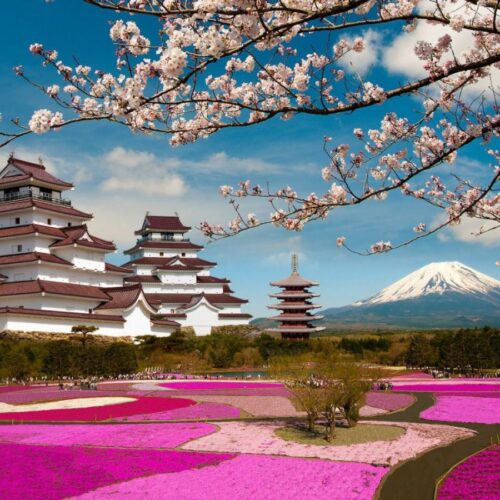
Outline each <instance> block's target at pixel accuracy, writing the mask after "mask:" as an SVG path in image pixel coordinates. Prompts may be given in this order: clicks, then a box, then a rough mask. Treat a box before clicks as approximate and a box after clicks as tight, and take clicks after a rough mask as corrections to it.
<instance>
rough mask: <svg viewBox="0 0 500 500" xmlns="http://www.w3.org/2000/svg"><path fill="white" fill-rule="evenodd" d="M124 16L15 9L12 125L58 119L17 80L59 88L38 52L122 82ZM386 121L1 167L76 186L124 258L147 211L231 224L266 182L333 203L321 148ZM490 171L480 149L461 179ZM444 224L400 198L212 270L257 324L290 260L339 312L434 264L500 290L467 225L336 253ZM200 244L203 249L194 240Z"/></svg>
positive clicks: (102, 134)
mask: <svg viewBox="0 0 500 500" xmlns="http://www.w3.org/2000/svg"><path fill="white" fill-rule="evenodd" d="M113 16H114V14H113V13H111V12H106V11H100V10H98V9H96V8H93V7H90V6H88V5H86V4H85V3H84V2H83V1H81V0H56V1H55V2H50V3H46V2H44V0H25V1H23V2H7V3H6V4H5V5H4V6H3V7H2V17H1V20H0V44H1V46H2V47H4V48H5V50H3V51H2V52H0V89H1V92H0V112H1V113H2V116H3V120H4V121H6V120H8V119H9V118H12V117H15V116H19V117H20V118H21V119H23V120H24V121H27V120H28V119H29V117H30V115H31V113H32V111H33V110H35V109H39V108H43V107H47V108H49V109H51V108H52V109H53V108H54V105H53V104H52V103H51V102H50V99H49V98H47V97H45V96H44V95H42V94H41V93H39V92H38V91H37V90H35V89H34V88H32V87H30V86H29V85H27V84H25V83H24V82H22V81H21V80H20V79H19V78H18V77H16V76H15V75H14V73H13V72H12V68H13V67H14V66H16V65H19V64H22V65H23V66H24V68H25V71H26V72H27V73H28V74H29V75H30V76H31V77H32V78H33V79H34V80H37V81H40V82H42V83H44V84H50V83H59V82H58V81H57V77H56V76H55V75H54V74H53V73H51V72H50V71H48V70H46V69H44V68H42V67H41V65H40V61H39V60H38V59H37V58H35V57H33V56H32V55H31V54H29V52H28V46H29V44H30V43H33V42H40V43H43V44H44V46H46V47H47V48H55V49H57V50H58V51H59V53H60V56H61V57H62V58H63V59H65V60H66V61H67V62H68V63H71V62H72V61H71V59H72V57H73V56H74V57H77V58H78V59H79V61H80V62H81V63H82V64H85V63H88V64H90V65H93V66H94V67H99V68H101V69H105V70H114V59H115V57H114V53H113V46H112V43H111V40H110V39H109V36H108V32H109V24H108V21H109V20H110V19H112V18H113ZM390 39H391V33H386V34H384V38H382V39H377V40H376V43H377V44H378V45H377V47H378V49H377V50H381V48H387V47H389V46H390ZM389 49H390V47H389ZM380 54H382V52H381V53H380ZM396 56H397V54H391V60H392V61H397V57H396ZM379 57H383V56H382V55H380V56H379ZM375 71H376V72H375V75H376V76H377V75H380V74H382V72H384V71H397V68H396V69H395V68H394V67H390V66H388V65H386V68H385V69H384V68H382V69H380V68H379V69H377V70H375ZM402 75H403V71H402V73H401V75H398V76H397V79H399V80H404V77H403V76H402ZM416 105H417V103H416V102H415V100H413V98H410V99H406V100H403V99H401V100H399V101H398V102H395V103H392V104H391V106H395V109H397V111H398V112H400V111H401V110H402V108H404V107H407V108H409V109H411V108H414V107H416ZM386 111H387V107H376V108H373V109H371V110H370V111H368V112H363V114H361V113H354V114H353V115H350V116H342V117H331V118H312V117H296V118H294V119H292V120H290V121H287V122H283V121H281V120H279V119H276V120H274V121H271V122H268V123H266V124H262V125H259V126H256V127H251V128H243V129H239V130H236V129H235V130H227V131H224V132H223V133H222V134H216V135H215V136H213V137H211V138H209V139H207V140H203V141H201V142H198V143H196V144H193V145H188V146H184V147H182V148H175V149H173V148H171V147H170V146H169V144H168V141H167V140H166V138H165V137H144V136H141V135H134V134H132V133H130V132H129V131H128V130H127V129H126V128H124V127H118V126H113V125H111V124H106V123H89V124H85V125H81V126H76V127H72V128H71V127H68V128H67V129H64V130H63V131H61V132H58V133H50V134H46V135H43V136H39V137H35V136H30V137H28V138H26V139H24V140H21V141H19V142H17V143H14V144H12V145H11V146H10V147H8V148H6V149H5V150H2V151H0V159H2V160H4V159H5V158H6V156H7V155H8V154H9V153H10V152H11V151H15V152H16V154H17V156H20V157H23V156H24V157H30V158H37V157H38V156H42V157H43V158H44V159H45V163H46V164H47V165H48V167H50V168H51V169H53V170H54V171H55V173H56V174H58V175H60V176H61V177H62V178H64V179H65V180H69V181H74V182H75V184H76V190H75V191H74V192H72V193H69V197H71V199H72V200H73V201H74V205H75V206H77V207H78V208H81V209H83V210H88V211H91V212H93V213H94V215H95V221H94V222H93V223H92V224H91V227H92V229H93V231H94V232H95V233H96V234H97V235H99V236H102V237H107V238H110V239H113V240H115V242H116V243H117V244H118V246H119V249H120V251H122V250H123V249H125V248H128V247H130V246H132V245H133V243H134V235H133V231H134V229H136V228H137V227H138V226H139V225H140V223H141V221H142V218H143V216H144V213H145V212H146V211H147V210H150V211H151V212H152V213H156V214H165V215H167V214H172V213H173V212H175V211H176V212H178V213H179V215H180V217H181V218H182V220H183V221H184V222H185V223H189V224H190V225H196V224H197V223H198V222H200V221H201V220H204V219H207V220H209V221H211V222H222V223H226V222H227V221H228V220H229V219H230V218H232V217H233V213H232V211H231V209H230V208H229V207H228V206H227V205H226V203H225V201H224V200H223V199H222V198H221V197H220V196H219V195H218V192H217V189H218V187H219V185H221V184H234V183H236V182H237V181H238V180H241V179H246V178H249V179H252V181H254V182H255V183H259V184H261V185H265V184H266V182H269V183H270V184H271V186H272V187H274V188H279V187H282V186H284V185H286V184H291V185H293V186H294V188H295V189H297V190H300V191H301V192H310V191H316V192H318V193H321V192H323V191H324V190H325V189H327V186H326V185H325V183H324V182H323V181H322V179H321V175H320V170H321V168H322V167H323V166H325V165H326V163H327V158H326V157H325V154H324V153H323V151H322V146H323V136H325V135H328V136H333V138H334V140H335V141H336V142H345V141H350V140H351V135H352V134H351V133H352V129H353V128H354V127H356V126H360V125H362V126H364V127H366V126H372V127H375V126H376V125H377V123H378V122H379V121H380V118H381V117H382V116H383V114H384V113H385V112H386ZM483 161H484V157H483V156H482V152H481V150H480V149H479V148H478V149H476V148H470V149H469V150H468V151H467V153H466V156H464V157H463V158H462V159H461V160H460V164H459V165H458V167H457V168H462V169H463V168H466V167H467V168H470V167H473V168H475V169H476V170H479V169H480V167H481V164H482V162H483ZM253 208H255V210H253ZM248 211H257V212H259V211H260V212H261V213H263V215H264V216H265V215H266V214H268V212H269V210H268V209H267V207H265V206H264V208H262V206H261V207H260V208H259V207H254V205H253V202H252V204H251V205H250V207H249V209H248ZM437 216H438V212H437V211H435V210H434V209H431V208H429V207H428V206H427V205H425V204H423V203H421V202H415V201H412V200H409V199H403V198H402V197H401V196H399V195H395V196H391V197H390V198H389V199H388V200H387V201H386V202H370V203H369V204H367V205H365V206H363V207H356V208H349V209H346V210H339V211H338V212H337V213H333V214H332V215H331V216H330V218H329V219H328V220H327V221H325V222H315V223H313V224H311V225H310V226H308V227H307V228H306V229H305V230H304V231H303V232H301V233H290V232H286V231H284V230H277V229H274V228H270V227H266V228H262V229H259V230H255V231H249V232H246V233H244V234H241V235H240V236H238V237H235V238H231V239H226V240H222V241H219V242H216V243H211V244H209V245H208V246H207V248H206V250H205V251H204V252H203V256H204V257H205V258H207V259H210V260H216V261H217V262H218V263H219V265H218V268H217V269H216V270H214V274H215V275H218V276H226V277H228V278H230V279H232V281H233V288H234V290H235V292H236V295H238V296H240V297H245V298H248V299H249V300H250V303H249V304H248V306H247V308H246V309H247V310H248V311H249V312H251V313H252V314H255V315H258V316H260V315H263V314H266V307H265V306H266V304H268V303H269V299H268V297H267V294H268V293H270V292H271V290H270V288H269V285H268V283H269V282H270V281H272V280H275V279H277V278H280V277H283V276H285V275H287V274H288V273H289V268H290V253H291V252H298V253H299V255H300V270H301V273H302V274H303V275H304V276H306V277H308V278H311V279H315V280H317V281H319V282H320V283H321V286H320V289H319V292H320V293H321V294H322V297H321V300H320V302H321V303H322V304H323V305H324V306H329V307H330V306H341V305H345V304H348V303H351V302H352V301H354V300H358V299H362V298H366V297H367V296H369V295H371V294H373V293H375V292H377V291H378V290H379V289H380V288H382V287H384V286H386V285H388V284H390V283H391V282H393V281H395V280H396V279H399V278H400V277H402V276H404V275H405V274H407V273H409V272H411V271H413V270H415V269H417V268H418V267H420V266H423V265H425V264H427V263H429V262H433V261H442V260H458V261H461V262H463V263H464V264H466V265H469V266H471V267H474V268H476V269H478V270H480V271H482V272H484V273H486V274H489V275H491V276H493V277H496V278H497V279H498V278H499V268H498V267H496V266H495V261H496V260H497V259H498V250H499V240H498V237H496V239H495V237H494V236H491V235H490V237H489V238H487V239H478V238H471V237H469V236H468V233H470V228H469V226H468V225H466V226H462V227H461V228H458V229H456V230H454V231H451V230H448V231H446V232H445V233H442V235H441V236H440V237H436V236H431V237H429V238H425V239H423V240H421V241H419V242H417V243H416V244H414V245H412V246H410V247H406V248H404V249H401V250H397V251H395V252H391V253H389V254H386V255H376V256H372V257H359V256H356V255H352V254H350V253H348V252H347V251H345V250H342V249H338V248H337V247H336V245H335V239H336V237H337V236H338V235H345V236H347V238H348V241H349V242H350V244H351V245H352V246H354V247H357V248H360V249H365V248H367V247H368V246H369V245H370V244H371V243H373V242H375V241H379V240H390V241H391V242H398V241H401V240H404V239H405V238H408V237H411V236H412V232H411V228H412V227H413V226H414V225H416V224H417V223H419V222H428V223H429V222H431V221H432V220H433V219H434V218H435V217H437ZM191 237H192V239H193V240H194V241H196V242H203V241H204V238H203V236H202V235H201V234H199V233H198V234H197V232H196V231H193V232H192V234H191ZM109 260H110V261H112V262H115V263H120V262H124V261H125V260H126V259H125V258H124V256H123V255H121V253H120V252H118V253H117V254H114V255H112V256H111V257H110V259H109Z"/></svg>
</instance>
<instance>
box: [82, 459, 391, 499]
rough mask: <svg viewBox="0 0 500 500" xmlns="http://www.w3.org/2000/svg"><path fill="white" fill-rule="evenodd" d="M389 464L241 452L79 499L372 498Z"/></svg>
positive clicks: (108, 488) (103, 490) (99, 490)
mask: <svg viewBox="0 0 500 500" xmlns="http://www.w3.org/2000/svg"><path fill="white" fill-rule="evenodd" d="M387 472H388V468H386V467H374V466H372V465H367V464H360V463H342V462H330V461H323V460H307V459H300V458H288V457H270V456H250V455H240V456H237V457H236V458H234V459H232V460H227V461H225V462H220V463H219V464H218V465H214V466H209V467H203V468H199V469H191V470H185V471H182V472H178V473H176V474H158V475H155V476H149V477H146V478H141V479H135V480H132V481H128V482H124V483H120V484H116V485H113V486H108V487H105V488H101V489H98V490H96V491H93V492H91V493H88V494H86V495H82V496H81V497H79V498H80V499H82V500H83V499H88V500H90V499H102V498H107V497H113V498H120V499H122V498H129V499H138V498H148V499H164V498H167V497H169V493H168V492H171V498H175V499H176V500H214V499H218V500H235V499H238V500H276V499H280V498H286V499H290V500H304V499H318V498H330V499H332V500H334V499H338V500H354V499H369V498H373V496H374V494H375V491H376V489H377V486H378V485H379V484H380V481H381V480H382V478H383V477H384V475H385V474H387Z"/></svg>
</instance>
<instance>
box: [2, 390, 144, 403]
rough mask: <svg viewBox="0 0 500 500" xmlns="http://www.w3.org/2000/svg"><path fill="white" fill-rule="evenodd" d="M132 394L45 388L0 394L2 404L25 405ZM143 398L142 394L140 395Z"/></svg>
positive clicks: (128, 393)
mask: <svg viewBox="0 0 500 500" xmlns="http://www.w3.org/2000/svg"><path fill="white" fill-rule="evenodd" d="M131 394H132V393H131V392H130V391H129V392H123V391H81V390H80V389H71V390H68V391H59V390H57V389H54V388H53V387H51V388H46V387H44V388H43V389H40V390H32V391H19V392H11V393H7V394H0V401H1V402H2V403H10V404H14V405H16V404H27V403H34V402H42V401H58V400H63V399H76V398H78V399H80V398H98V397H111V396H130V395H131ZM140 395H141V396H144V393H141V394H140Z"/></svg>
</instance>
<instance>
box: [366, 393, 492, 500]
mask: <svg viewBox="0 0 500 500" xmlns="http://www.w3.org/2000/svg"><path fill="white" fill-rule="evenodd" d="M414 395H415V396H416V398H417V401H416V402H415V403H414V404H413V405H411V406H410V407H409V408H407V409H406V410H403V411H400V412H395V413H392V414H389V415H380V416H377V417H370V418H369V420H383V421H386V422H387V421H389V422H414V423H426V424H439V425H453V426H457V427H465V428H468V429H472V430H474V431H476V432H477V435H476V436H474V437H472V438H468V439H465V440H462V441H457V442H456V443H453V444H451V445H449V446H445V447H443V448H436V449H434V450H431V451H429V452H428V453H425V454H424V455H421V456H420V457H417V458H416V459H414V460H410V461H408V462H405V463H403V464H401V465H400V466H398V467H396V468H395V469H394V470H393V472H392V473H391V474H389V475H388V476H387V477H386V479H385V480H384V481H383V483H382V485H381V486H380V487H379V490H378V498H379V499H380V500H402V499H404V500H432V499H433V498H434V491H435V487H436V484H437V481H438V480H439V478H440V477H441V476H443V475H445V474H446V473H447V472H448V471H449V470H450V469H451V468H452V467H453V466H454V465H456V464H457V463H458V462H460V461H461V460H463V459H465V458H466V457H468V456H469V455H472V454H473V453H476V452H477V451H479V450H481V449H483V448H486V447H487V446H488V445H489V444H490V443H491V440H492V439H493V440H494V441H496V438H497V436H498V435H500V425H498V424H497V425H486V424H469V423H463V422H442V421H439V422H437V421H432V420H423V419H421V418H420V416H419V415H420V413H421V412H422V411H424V410H425V409H427V408H429V407H430V406H432V405H433V404H434V399H433V397H432V393H426V392H423V393H414Z"/></svg>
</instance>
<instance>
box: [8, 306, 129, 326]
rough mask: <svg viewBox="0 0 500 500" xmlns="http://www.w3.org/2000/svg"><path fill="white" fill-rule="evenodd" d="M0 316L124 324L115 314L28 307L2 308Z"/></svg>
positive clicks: (121, 317)
mask: <svg viewBox="0 0 500 500" xmlns="http://www.w3.org/2000/svg"><path fill="white" fill-rule="evenodd" d="M0 314H13V315H26V316H40V317H53V318H70V319H84V320H87V321H89V322H92V323H95V322H100V321H104V322H114V323H116V322H120V323H124V322H125V320H124V319H123V316H120V315H114V314H92V313H79V312H71V311H52V310H48V309H30V308H27V307H0Z"/></svg>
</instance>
